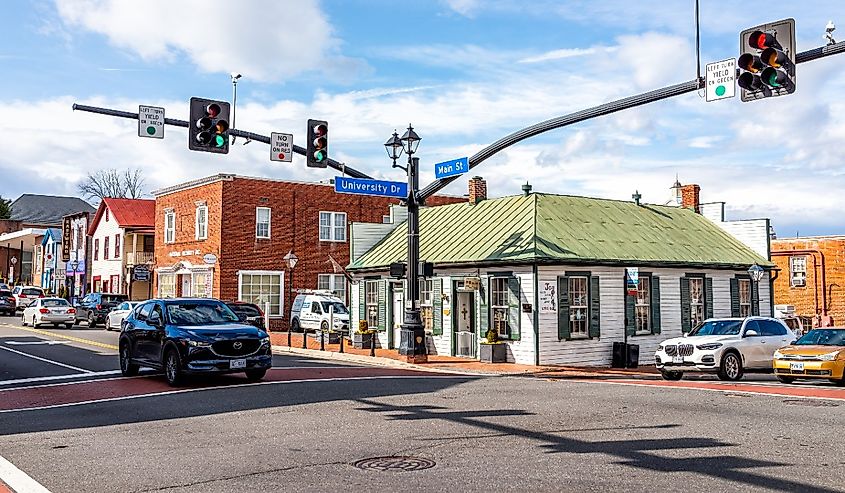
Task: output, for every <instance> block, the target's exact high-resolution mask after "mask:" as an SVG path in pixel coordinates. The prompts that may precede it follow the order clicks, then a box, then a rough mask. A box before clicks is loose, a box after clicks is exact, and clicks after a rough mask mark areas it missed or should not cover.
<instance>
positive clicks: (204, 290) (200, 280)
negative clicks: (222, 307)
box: [191, 272, 211, 298]
mask: <svg viewBox="0 0 845 493" xmlns="http://www.w3.org/2000/svg"><path fill="white" fill-rule="evenodd" d="M192 277H193V279H192V280H191V287H192V289H193V290H194V292H193V293H192V295H193V296H194V297H195V298H208V297H209V294H208V288H209V284H210V283H209V281H210V280H211V273H209V272H194V273H193V274H192Z"/></svg>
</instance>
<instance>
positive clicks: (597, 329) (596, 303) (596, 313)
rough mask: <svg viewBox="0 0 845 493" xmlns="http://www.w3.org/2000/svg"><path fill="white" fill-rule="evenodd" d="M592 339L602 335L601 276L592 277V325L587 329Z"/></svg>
mask: <svg viewBox="0 0 845 493" xmlns="http://www.w3.org/2000/svg"><path fill="white" fill-rule="evenodd" d="M587 331H588V332H589V334H590V338H591V339H598V338H599V337H601V299H600V296H599V276H591V277H590V326H589V328H588V329H587Z"/></svg>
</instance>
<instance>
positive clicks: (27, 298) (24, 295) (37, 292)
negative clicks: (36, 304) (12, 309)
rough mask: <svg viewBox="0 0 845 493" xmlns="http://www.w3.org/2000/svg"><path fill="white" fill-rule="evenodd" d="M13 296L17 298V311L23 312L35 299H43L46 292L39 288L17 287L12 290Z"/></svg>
mask: <svg viewBox="0 0 845 493" xmlns="http://www.w3.org/2000/svg"><path fill="white" fill-rule="evenodd" d="M12 296H14V297H15V305H16V306H17V309H18V310H23V309H24V308H25V307H26V306H27V305H29V303H30V302H31V301H32V300H34V299H35V298H43V297H44V290H43V289H41V288H39V287H38V286H15V287H14V288H13V289H12Z"/></svg>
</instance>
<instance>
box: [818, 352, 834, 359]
mask: <svg viewBox="0 0 845 493" xmlns="http://www.w3.org/2000/svg"><path fill="white" fill-rule="evenodd" d="M837 356H839V351H834V352H832V353H827V354H820V355H819V359H820V360H822V361H833V360H835V359H836V357H837Z"/></svg>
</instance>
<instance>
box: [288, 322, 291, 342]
mask: <svg viewBox="0 0 845 493" xmlns="http://www.w3.org/2000/svg"><path fill="white" fill-rule="evenodd" d="M290 332H291V330H290V325H288V347H290Z"/></svg>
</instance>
